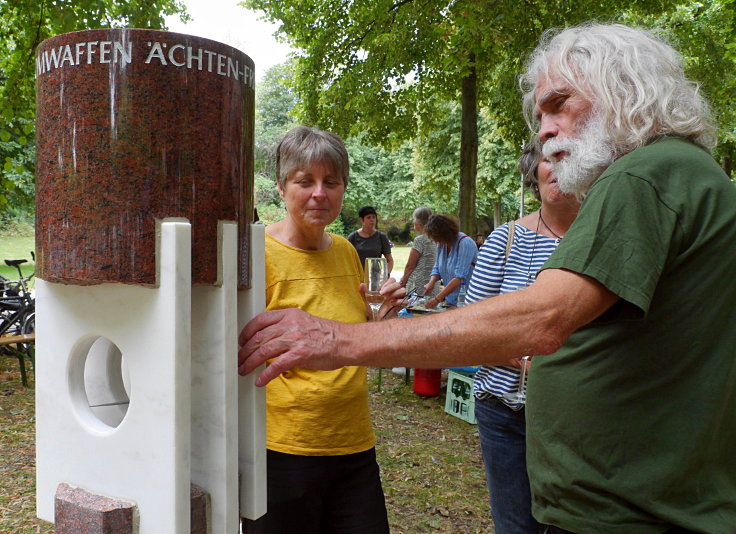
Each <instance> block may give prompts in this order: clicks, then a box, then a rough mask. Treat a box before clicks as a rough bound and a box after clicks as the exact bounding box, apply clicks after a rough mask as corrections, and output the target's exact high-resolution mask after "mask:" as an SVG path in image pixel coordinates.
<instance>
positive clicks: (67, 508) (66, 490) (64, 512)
mask: <svg viewBox="0 0 736 534" xmlns="http://www.w3.org/2000/svg"><path fill="white" fill-rule="evenodd" d="M190 496H191V534H208V532H209V530H208V529H209V527H208V525H209V522H210V496H209V494H208V493H207V492H205V491H204V490H203V489H202V488H200V487H199V486H196V485H194V484H192V486H191V492H190ZM54 514H55V518H54V519H55V525H54V532H55V534H136V533H137V532H138V527H137V525H136V520H135V515H136V505H135V503H133V502H130V501H124V500H120V499H112V498H110V497H105V496H102V495H96V494H94V493H91V492H89V491H87V490H85V489H82V488H78V487H75V486H71V485H69V484H63V483H62V484H59V487H58V488H57V490H56V503H55V509H54Z"/></svg>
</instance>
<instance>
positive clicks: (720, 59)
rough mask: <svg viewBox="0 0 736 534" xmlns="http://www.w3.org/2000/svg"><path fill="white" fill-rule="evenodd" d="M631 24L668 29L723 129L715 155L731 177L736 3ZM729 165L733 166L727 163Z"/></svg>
mask: <svg viewBox="0 0 736 534" xmlns="http://www.w3.org/2000/svg"><path fill="white" fill-rule="evenodd" d="M626 20H627V21H630V22H633V23H639V24H641V25H644V26H648V27H657V28H665V30H666V32H665V35H666V37H668V38H669V40H670V41H671V42H672V44H673V45H674V46H675V47H676V48H677V50H678V51H680V53H682V55H683V57H684V59H685V67H686V71H687V74H688V76H689V77H690V79H692V80H696V81H697V82H699V83H700V85H701V90H702V91H703V92H704V94H705V95H706V97H707V98H708V100H709V101H710V103H711V106H712V110H713V115H714V118H715V120H716V122H717V123H718V125H719V127H720V128H719V134H720V139H719V146H718V147H717V149H716V151H715V155H716V157H719V158H720V159H721V161H722V163H723V165H724V168H726V170H727V172H733V164H732V162H733V159H734V157H735V156H736V106H734V103H735V102H736V39H735V38H734V36H736V0H703V1H699V2H685V3H682V4H680V5H677V6H676V7H674V8H673V9H671V10H669V11H667V12H665V13H662V14H658V15H650V16H647V17H636V16H635V15H633V14H631V13H627V14H626ZM727 162H728V163H727Z"/></svg>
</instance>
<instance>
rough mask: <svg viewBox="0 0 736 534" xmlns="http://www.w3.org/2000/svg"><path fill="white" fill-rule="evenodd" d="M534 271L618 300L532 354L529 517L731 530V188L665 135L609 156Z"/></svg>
mask: <svg viewBox="0 0 736 534" xmlns="http://www.w3.org/2000/svg"><path fill="white" fill-rule="evenodd" d="M544 268H562V269H568V270H570V271H574V272H577V273H582V274H585V275H587V276H590V277H592V278H595V279H596V280H598V281H599V282H600V283H602V284H603V285H604V286H606V287H607V288H608V289H609V290H611V291H612V292H614V293H615V294H617V295H618V296H619V297H621V298H620V300H619V301H618V302H617V303H616V304H615V305H614V306H613V307H611V308H610V309H609V310H608V311H607V312H605V313H604V314H603V315H602V316H601V317H600V318H598V319H597V320H595V321H593V322H592V323H590V324H588V325H586V326H585V327H583V328H581V329H579V330H578V331H577V332H575V333H574V334H573V335H572V336H571V337H570V338H569V339H568V341H567V342H566V343H565V345H564V346H563V347H562V348H561V349H560V350H559V351H558V352H557V353H555V354H554V355H552V356H547V357H540V358H538V359H535V363H534V370H533V372H532V373H530V378H529V396H528V401H527V423H528V430H527V431H528V435H527V444H528V470H529V475H530V479H531V484H532V491H533V494H534V503H533V511H534V516H535V517H536V518H537V519H538V520H539V521H541V522H542V523H545V524H552V525H556V526H558V527H560V528H563V529H566V530H571V531H574V532H579V533H606V534H608V533H610V534H616V533H621V534H648V533H653V534H655V533H657V534H659V533H662V532H664V531H665V530H667V528H668V527H670V526H679V527H683V528H687V529H690V530H694V531H697V532H707V533H710V534H727V533H728V534H732V533H733V532H736V188H734V185H733V184H732V183H731V182H730V181H729V180H728V178H727V177H726V176H725V174H724V173H723V171H722V170H721V169H720V168H719V167H718V165H717V164H716V163H715V161H714V160H713V159H712V158H711V156H710V155H708V154H707V153H706V152H705V151H703V150H701V149H700V148H698V147H696V146H695V145H693V144H691V143H688V142H686V141H684V140H681V139H676V138H664V139H661V140H659V141H658V142H656V143H653V144H651V145H648V146H646V147H643V148H639V149H637V150H635V151H633V152H632V153H630V154H628V155H626V156H624V157H623V158H621V159H619V160H618V161H617V162H616V163H614V164H613V165H611V166H610V167H609V168H608V169H607V170H606V171H605V173H604V174H603V176H601V178H600V179H599V180H598V181H597V182H596V183H595V184H594V185H593V186H592V187H591V190H590V193H589V195H588V196H587V198H586V199H585V201H584V202H583V205H582V207H581V210H580V214H579V216H578V218H577V220H576V221H575V223H574V224H573V226H572V227H571V228H570V230H569V232H568V234H567V235H566V236H565V238H564V239H563V240H562V243H561V244H560V246H559V248H558V249H557V251H556V252H555V253H554V254H553V255H552V257H551V258H550V259H549V260H548V262H547V263H546V264H545V266H544Z"/></svg>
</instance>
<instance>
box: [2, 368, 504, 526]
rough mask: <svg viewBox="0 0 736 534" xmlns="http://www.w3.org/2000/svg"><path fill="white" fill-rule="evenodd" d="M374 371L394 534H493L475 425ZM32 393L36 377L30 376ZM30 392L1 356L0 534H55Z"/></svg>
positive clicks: (380, 452)
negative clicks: (41, 489) (42, 492)
mask: <svg viewBox="0 0 736 534" xmlns="http://www.w3.org/2000/svg"><path fill="white" fill-rule="evenodd" d="M377 373H378V371H377V370H376V369H369V375H368V376H369V382H368V387H369V392H370V404H371V412H372V416H373V426H374V428H375V432H376V438H377V444H376V454H377V457H378V463H379V465H380V467H381V479H382V480H383V490H384V493H385V495H386V507H387V509H388V516H389V524H390V527H391V533H392V534H420V533H425V532H443V533H451V534H456V533H457V534H460V533H466V534H481V533H483V534H493V532H494V529H493V524H492V522H491V519H490V515H489V513H488V494H487V492H486V487H485V478H484V471H483V464H482V460H481V454H480V448H479V444H478V431H477V429H476V427H475V426H474V425H470V424H468V423H466V422H465V421H462V420H460V419H457V418H456V417H452V416H450V415H448V414H446V413H445V412H444V394H440V396H438V397H434V398H423V397H419V396H417V395H415V394H414V393H413V391H412V388H411V386H409V385H406V384H405V383H404V377H403V376H397V375H395V374H393V373H392V372H391V371H390V370H388V369H384V370H383V379H382V387H381V391H378V388H377ZM29 380H30V382H31V386H33V372H32V371H31V372H29ZM34 408H35V404H34V390H33V387H30V388H24V387H23V386H22V385H21V383H20V373H19V371H18V363H17V361H16V360H15V358H8V357H6V356H0V479H1V480H2V484H0V532H3V533H5V532H7V533H9V534H10V533H12V534H53V532H54V529H53V525H51V524H50V523H46V522H44V521H40V520H39V519H36V510H35V507H36V504H35V500H36V499H35V482H36V478H35V477H36V473H35V427H34V425H35V417H34Z"/></svg>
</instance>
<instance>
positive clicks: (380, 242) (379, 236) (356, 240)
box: [348, 206, 394, 273]
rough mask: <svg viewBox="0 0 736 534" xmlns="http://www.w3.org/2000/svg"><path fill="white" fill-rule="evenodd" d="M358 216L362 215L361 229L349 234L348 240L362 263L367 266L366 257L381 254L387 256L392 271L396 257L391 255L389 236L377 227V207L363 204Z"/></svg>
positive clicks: (377, 256)
mask: <svg viewBox="0 0 736 534" xmlns="http://www.w3.org/2000/svg"><path fill="white" fill-rule="evenodd" d="M358 217H360V223H361V225H362V226H361V227H360V229H359V230H356V231H355V232H353V233H352V234H350V235H349V236H348V241H350V242H351V243H352V244H353V246H354V247H355V250H357V251H358V256H360V263H361V265H362V266H363V267H364V268H365V259H366V258H380V257H381V256H385V257H386V263H387V264H388V272H389V273H390V272H391V271H392V270H393V268H394V259H393V257H392V256H391V243H389V241H388V236H387V235H386V234H384V233H383V232H379V231H378V229H377V228H376V226H377V224H378V214H377V213H376V208H374V207H373V206H363V207H362V208H360V210H358Z"/></svg>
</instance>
